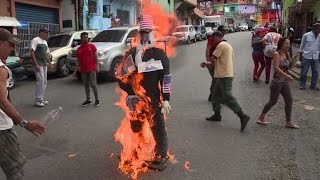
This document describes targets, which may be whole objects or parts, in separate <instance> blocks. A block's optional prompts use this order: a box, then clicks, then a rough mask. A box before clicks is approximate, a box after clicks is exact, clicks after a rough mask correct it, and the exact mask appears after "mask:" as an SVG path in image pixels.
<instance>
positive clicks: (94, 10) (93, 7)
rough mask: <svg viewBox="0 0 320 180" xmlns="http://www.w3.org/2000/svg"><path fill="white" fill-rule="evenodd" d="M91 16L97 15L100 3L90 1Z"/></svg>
mask: <svg viewBox="0 0 320 180" xmlns="http://www.w3.org/2000/svg"><path fill="white" fill-rule="evenodd" d="M88 5H89V6H88V9H89V14H97V8H98V7H97V6H98V2H97V1H96V0H88Z"/></svg>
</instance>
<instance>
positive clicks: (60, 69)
mask: <svg viewBox="0 0 320 180" xmlns="http://www.w3.org/2000/svg"><path fill="white" fill-rule="evenodd" d="M69 73H70V70H69V68H68V65H67V59H66V58H65V57H62V58H60V59H59V60H58V63H57V74H58V76H59V77H66V76H68V75H69Z"/></svg>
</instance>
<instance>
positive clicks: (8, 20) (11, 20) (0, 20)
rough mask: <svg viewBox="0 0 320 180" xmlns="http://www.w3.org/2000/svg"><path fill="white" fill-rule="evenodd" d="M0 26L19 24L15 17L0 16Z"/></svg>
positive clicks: (15, 25)
mask: <svg viewBox="0 0 320 180" xmlns="http://www.w3.org/2000/svg"><path fill="white" fill-rule="evenodd" d="M0 26H14V27H17V26H21V24H20V23H19V21H18V20H17V19H16V18H15V17H9V16H0Z"/></svg>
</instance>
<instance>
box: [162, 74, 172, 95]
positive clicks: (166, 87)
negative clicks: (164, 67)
mask: <svg viewBox="0 0 320 180" xmlns="http://www.w3.org/2000/svg"><path fill="white" fill-rule="evenodd" d="M162 86H163V89H162V91H163V93H171V74H168V75H165V76H164V78H163V84H162Z"/></svg>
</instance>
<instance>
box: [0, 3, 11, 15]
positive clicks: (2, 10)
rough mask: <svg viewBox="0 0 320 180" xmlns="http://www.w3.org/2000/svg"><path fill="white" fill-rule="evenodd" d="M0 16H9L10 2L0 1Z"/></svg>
mask: <svg viewBox="0 0 320 180" xmlns="http://www.w3.org/2000/svg"><path fill="white" fill-rule="evenodd" d="M0 4H1V5H0V16H11V9H10V1H7V0H0Z"/></svg>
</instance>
